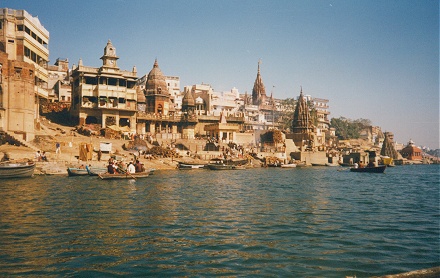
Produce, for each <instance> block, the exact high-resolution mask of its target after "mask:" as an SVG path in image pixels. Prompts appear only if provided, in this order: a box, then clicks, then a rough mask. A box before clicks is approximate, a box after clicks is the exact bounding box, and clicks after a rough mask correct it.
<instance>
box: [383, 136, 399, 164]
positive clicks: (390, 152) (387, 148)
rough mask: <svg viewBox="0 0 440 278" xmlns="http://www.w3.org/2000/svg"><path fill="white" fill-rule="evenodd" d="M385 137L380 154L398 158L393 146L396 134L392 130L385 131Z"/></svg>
mask: <svg viewBox="0 0 440 278" xmlns="http://www.w3.org/2000/svg"><path fill="white" fill-rule="evenodd" d="M384 135H385V138H384V140H383V144H382V149H381V150H380V155H383V156H389V157H391V158H392V159H398V154H397V151H396V149H395V148H394V146H393V139H392V138H393V137H394V135H393V134H392V133H391V132H385V134H384Z"/></svg>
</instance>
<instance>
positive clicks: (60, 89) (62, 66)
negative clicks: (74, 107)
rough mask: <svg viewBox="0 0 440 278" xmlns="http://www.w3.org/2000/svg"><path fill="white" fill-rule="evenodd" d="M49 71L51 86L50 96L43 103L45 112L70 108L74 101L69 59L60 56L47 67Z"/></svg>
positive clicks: (42, 108)
mask: <svg viewBox="0 0 440 278" xmlns="http://www.w3.org/2000/svg"><path fill="white" fill-rule="evenodd" d="M47 71H48V73H49V80H48V88H50V92H49V98H48V99H47V102H46V103H45V104H44V105H43V104H42V103H40V104H41V111H42V112H43V113H50V112H60V111H62V110H69V109H70V104H71V101H72V87H71V84H70V69H69V60H68V59H65V58H58V59H57V60H56V62H55V64H54V65H49V66H48V67H47Z"/></svg>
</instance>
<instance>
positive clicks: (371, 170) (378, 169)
mask: <svg viewBox="0 0 440 278" xmlns="http://www.w3.org/2000/svg"><path fill="white" fill-rule="evenodd" d="M386 168H387V166H386V165H380V166H375V167H362V168H354V167H352V168H350V171H351V172H362V173H383V172H384V171H385V169H386Z"/></svg>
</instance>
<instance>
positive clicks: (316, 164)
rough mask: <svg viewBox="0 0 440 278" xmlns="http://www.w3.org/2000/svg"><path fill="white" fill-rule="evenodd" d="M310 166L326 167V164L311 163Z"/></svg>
mask: <svg viewBox="0 0 440 278" xmlns="http://www.w3.org/2000/svg"><path fill="white" fill-rule="evenodd" d="M312 166H327V165H326V163H312Z"/></svg>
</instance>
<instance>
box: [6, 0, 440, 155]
mask: <svg viewBox="0 0 440 278" xmlns="http://www.w3.org/2000/svg"><path fill="white" fill-rule="evenodd" d="M2 6H3V7H8V8H13V9H25V10H26V11H27V12H29V13H30V14H31V15H33V16H38V17H39V19H40V21H41V23H42V24H43V26H44V27H45V28H46V29H47V30H48V31H49V32H50V42H49V49H50V60H51V61H50V63H51V64H53V63H54V62H55V60H56V59H57V58H58V57H64V58H68V59H69V61H70V64H71V65H72V64H77V63H78V60H79V58H82V59H83V63H84V65H86V66H94V67H98V66H100V65H101V60H100V59H99V58H100V57H101V56H102V54H103V49H104V47H105V45H106V43H107V40H109V39H110V40H111V41H112V42H113V45H114V46H115V47H116V50H117V55H118V56H119V57H120V59H119V61H118V65H119V67H120V68H121V69H125V70H131V69H132V67H133V66H134V65H136V67H137V70H138V75H139V76H142V75H144V74H146V73H148V72H149V71H150V70H151V68H152V66H153V63H154V59H155V58H157V59H158V62H159V66H160V68H161V69H162V72H163V73H164V74H165V75H172V76H179V77H180V80H181V88H182V89H183V86H186V85H193V84H198V83H202V82H204V83H208V84H211V85H212V87H213V88H214V89H215V90H216V91H228V90H230V89H231V88H233V87H236V88H238V89H239V91H240V92H241V93H244V92H246V91H247V92H248V93H250V92H251V91H252V87H253V83H254V81H255V77H256V74H257V64H258V60H259V59H261V60H262V64H261V74H262V78H263V82H264V84H265V85H266V91H267V92H268V94H269V95H270V92H271V91H273V95H274V97H276V98H288V97H295V98H296V97H297V96H298V95H299V91H300V86H302V87H303V92H304V93H305V94H310V95H312V96H315V97H320V98H325V99H329V100H330V102H329V105H330V112H331V115H330V116H331V117H340V116H344V117H346V118H351V119H358V118H365V119H370V120H371V121H372V123H373V124H374V125H378V126H380V127H382V130H383V131H391V132H394V134H395V139H396V140H397V141H398V142H400V143H407V142H408V140H409V139H413V140H414V141H415V142H416V144H417V145H420V146H423V145H426V146H429V147H431V148H438V147H439V88H440V87H439V3H438V1H436V0H432V1H428V0H426V1H415V0H414V1H405V0H395V1H391V0H380V1H379V0H364V1H355V0H344V1H339V0H321V1H319V0H317V1H306V0H304V1H295V0H287V1H276V0H275V1H245V0H243V1H238V0H237V1H230V0H227V1H205V0H200V1H199V0H196V1H177V0H175V1H166V0H165V1H159V0H158V1H144V0H129V1H128V0H127V1H125V0H93V1H67V0H53V1H49V0H39V1H35V0H22V1H15V0H14V1H12V0H4V1H2Z"/></svg>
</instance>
